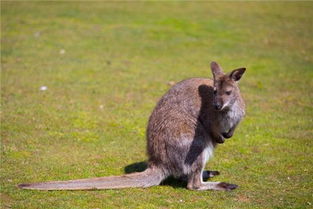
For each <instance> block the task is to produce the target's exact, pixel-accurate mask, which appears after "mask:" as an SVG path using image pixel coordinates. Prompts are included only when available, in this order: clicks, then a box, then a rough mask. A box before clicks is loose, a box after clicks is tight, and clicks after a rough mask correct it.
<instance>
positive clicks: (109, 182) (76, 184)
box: [19, 62, 245, 190]
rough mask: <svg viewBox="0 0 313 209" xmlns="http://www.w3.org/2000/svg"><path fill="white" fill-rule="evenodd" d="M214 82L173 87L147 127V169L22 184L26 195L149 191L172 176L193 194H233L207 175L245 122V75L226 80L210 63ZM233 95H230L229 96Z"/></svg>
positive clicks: (197, 81) (240, 71)
mask: <svg viewBox="0 0 313 209" xmlns="http://www.w3.org/2000/svg"><path fill="white" fill-rule="evenodd" d="M211 69H212V73H213V77H214V79H213V80H211V79H206V78H192V79H187V80H184V81H181V82H179V83H177V84H176V85H174V86H173V87H172V88H171V89H170V90H169V91H168V92H167V93H166V94H165V95H164V96H163V97H162V98H161V99H160V101H159V102H158V104H157V105H156V107H155V109H154V110H153V112H152V114H151V116H150V118H149V123H148V127H147V152H148V157H149V160H148V168H147V170H145V171H144V172H141V173H134V174H127V175H124V176H116V177H101V178H94V179H80V180H72V181H57V182H43V183H34V184H21V185H19V187H20V188H23V189H37V190H77V189H85V190H86V189H116V188H126V187H149V186H153V185H159V184H160V183H161V181H162V180H164V179H165V178H167V177H168V176H174V177H177V178H182V179H186V180H187V181H188V184H187V188H188V189H193V190H207V189H213V190H232V189H235V188H236V187H237V186H236V185H234V184H228V183H224V182H203V178H207V177H212V176H214V175H218V174H219V172H217V171H211V172H210V171H203V168H204V166H205V164H206V162H207V160H208V159H209V157H210V156H211V155H212V154H213V150H214V148H215V147H216V145H217V143H223V142H224V140H225V138H230V137H231V136H232V135H233V133H234V130H235V128H236V126H237V124H238V123H239V122H240V120H241V119H242V117H243V116H244V108H245V106H244V102H243V100H242V98H241V96H240V92H239V88H238V86H237V81H238V80H239V79H240V78H241V76H242V74H243V73H244V71H245V69H244V68H240V69H237V70H234V71H232V72H231V73H230V74H226V75H225V74H224V73H223V71H222V69H221V67H220V66H219V65H218V64H217V63H215V62H212V63H211ZM230 91H231V92H230Z"/></svg>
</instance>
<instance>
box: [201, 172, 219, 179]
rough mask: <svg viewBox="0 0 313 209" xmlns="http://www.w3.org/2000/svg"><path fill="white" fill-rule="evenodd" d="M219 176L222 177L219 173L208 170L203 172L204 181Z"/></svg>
mask: <svg viewBox="0 0 313 209" xmlns="http://www.w3.org/2000/svg"><path fill="white" fill-rule="evenodd" d="M218 175H220V172H219V171H209V170H206V171H203V172H202V179H203V181H207V180H208V179H209V178H212V177H214V176H218Z"/></svg>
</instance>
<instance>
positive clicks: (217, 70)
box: [211, 61, 224, 80]
mask: <svg viewBox="0 0 313 209" xmlns="http://www.w3.org/2000/svg"><path fill="white" fill-rule="evenodd" d="M211 70H212V74H213V77H214V80H216V79H217V78H218V77H221V76H223V75H224V73H223V69H222V68H221V66H220V65H219V64H217V62H214V61H213V62H211Z"/></svg>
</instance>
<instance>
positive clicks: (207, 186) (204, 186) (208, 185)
mask: <svg viewBox="0 0 313 209" xmlns="http://www.w3.org/2000/svg"><path fill="white" fill-rule="evenodd" d="M237 187H238V186H237V185H236V184H229V183H225V182H203V181H202V175H201V172H194V173H193V174H192V175H191V176H189V178H188V184H187V188H188V189H191V190H222V191H230V190H233V189H236V188H237Z"/></svg>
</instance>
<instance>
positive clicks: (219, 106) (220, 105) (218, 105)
mask: <svg viewBox="0 0 313 209" xmlns="http://www.w3.org/2000/svg"><path fill="white" fill-rule="evenodd" d="M214 107H215V109H216V110H221V109H222V107H223V105H222V104H214Z"/></svg>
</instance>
